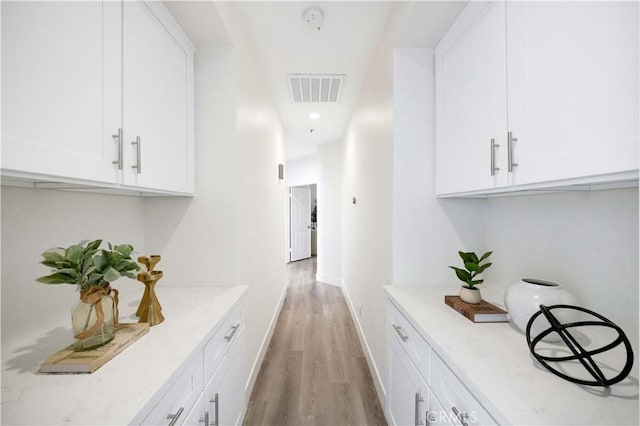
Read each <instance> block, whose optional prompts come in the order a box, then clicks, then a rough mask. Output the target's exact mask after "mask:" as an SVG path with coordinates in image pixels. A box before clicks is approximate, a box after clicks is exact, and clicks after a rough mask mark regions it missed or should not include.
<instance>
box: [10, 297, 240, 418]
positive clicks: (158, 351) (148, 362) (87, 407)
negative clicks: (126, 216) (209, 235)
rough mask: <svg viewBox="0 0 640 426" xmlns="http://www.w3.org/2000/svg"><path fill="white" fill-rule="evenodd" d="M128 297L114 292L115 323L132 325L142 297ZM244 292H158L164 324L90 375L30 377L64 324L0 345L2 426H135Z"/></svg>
mask: <svg viewBox="0 0 640 426" xmlns="http://www.w3.org/2000/svg"><path fill="white" fill-rule="evenodd" d="M131 288H132V289H133V286H132V287H131ZM135 290H136V291H127V292H126V293H124V292H122V291H121V295H120V304H119V306H120V322H137V317H135V316H133V313H134V312H135V310H136V308H137V305H138V302H139V300H140V297H141V296H142V291H141V288H136V289H135ZM246 290H247V287H246V286H237V287H187V286H185V287H182V286H181V287H162V286H158V287H157V288H156V294H157V295H158V300H159V301H160V304H161V305H162V313H163V314H164V316H165V318H166V319H165V321H164V322H163V323H161V324H158V325H157V326H154V327H151V329H150V330H149V333H147V334H146V335H144V336H142V338H141V339H140V340H138V341H137V342H135V343H134V344H133V345H131V346H129V347H128V348H126V349H125V350H124V351H123V352H122V353H121V354H119V355H118V356H116V357H115V358H113V359H112V360H111V361H109V362H108V363H107V364H105V365H104V366H102V367H101V368H100V369H98V370H97V371H95V372H94V373H92V374H82V375H48V374H37V373H36V372H37V370H38V368H39V366H40V362H42V361H43V360H44V359H45V358H47V357H48V356H49V355H51V354H52V353H54V352H56V351H57V350H59V349H62V348H63V347H65V346H66V345H68V344H70V343H72V341H73V337H72V336H71V328H70V324H61V325H58V326H57V327H56V326H54V327H52V328H50V329H43V330H41V331H40V332H34V333H33V335H30V336H28V340H24V339H23V341H22V342H12V343H10V344H6V343H5V344H3V347H2V424H6V425H9V424H11V425H13V424H25V425H26V424H29V425H63V424H75V425H107V424H108V425H124V424H129V423H130V422H132V421H134V420H142V419H141V418H140V417H141V413H145V412H148V411H150V410H151V408H153V406H154V405H155V403H156V402H157V400H158V399H159V397H160V396H161V395H162V393H163V391H164V390H165V389H166V388H167V387H168V386H169V384H170V383H172V382H173V381H174V380H175V378H176V377H175V372H176V370H177V369H178V368H179V367H180V366H181V365H182V364H183V363H184V362H185V361H186V360H187V359H188V357H189V356H190V355H191V354H192V353H193V352H194V350H195V349H197V348H198V347H200V346H201V345H203V344H204V343H206V341H207V339H209V337H210V336H211V335H213V332H214V331H215V330H216V328H217V326H218V324H220V323H221V321H222V319H223V318H224V317H225V315H226V314H227V313H228V312H229V310H230V309H231V308H232V307H233V306H234V305H235V304H236V303H237V302H238V301H239V300H240V298H241V297H242V295H243V294H244V293H245V291H246ZM123 293H124V294H123Z"/></svg>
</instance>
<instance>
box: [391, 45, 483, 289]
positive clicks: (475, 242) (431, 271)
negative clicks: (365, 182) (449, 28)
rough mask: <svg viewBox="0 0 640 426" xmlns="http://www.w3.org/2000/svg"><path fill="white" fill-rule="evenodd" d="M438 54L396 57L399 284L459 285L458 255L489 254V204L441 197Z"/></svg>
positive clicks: (412, 52) (399, 51)
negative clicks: (437, 149) (437, 144)
mask: <svg viewBox="0 0 640 426" xmlns="http://www.w3.org/2000/svg"><path fill="white" fill-rule="evenodd" d="M434 71H435V70H434V57H433V49H424V48H396V49H395V50H394V56H393V284H394V285H398V286H442V285H446V284H450V283H457V278H456V277H455V275H454V273H453V271H452V270H451V269H449V268H447V265H457V264H458V263H459V261H460V260H459V257H458V250H464V251H476V252H481V251H483V250H484V248H485V247H484V245H485V244H484V234H485V232H484V214H485V211H484V210H485V202H484V200H442V199H437V198H436V195H435V103H434V99H435V93H434V91H435V74H434Z"/></svg>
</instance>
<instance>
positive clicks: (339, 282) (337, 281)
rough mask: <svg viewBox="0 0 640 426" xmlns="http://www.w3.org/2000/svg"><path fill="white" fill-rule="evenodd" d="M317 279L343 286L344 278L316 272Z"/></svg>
mask: <svg viewBox="0 0 640 426" xmlns="http://www.w3.org/2000/svg"><path fill="white" fill-rule="evenodd" d="M316 281H320V282H321V283H325V284H330V285H333V286H336V287H342V278H338V277H333V276H331V275H325V274H316Z"/></svg>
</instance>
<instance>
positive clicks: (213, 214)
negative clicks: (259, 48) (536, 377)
mask: <svg viewBox="0 0 640 426" xmlns="http://www.w3.org/2000/svg"><path fill="white" fill-rule="evenodd" d="M235 61H236V54H235V51H234V49H233V48H219V49H206V50H202V49H201V50H199V51H198V53H197V54H196V57H195V99H194V106H195V108H194V112H195V117H194V122H195V123H194V125H195V129H194V136H195V185H196V186H195V196H194V197H193V198H177V197H171V198H149V199H147V200H146V212H145V231H146V232H145V235H146V246H147V250H149V252H150V253H154V254H160V255H162V261H161V262H160V263H159V264H158V269H160V270H162V271H163V272H164V276H163V281H162V284H163V285H235V284H236V283H237V275H238V271H237V269H238V265H237V262H236V259H237V258H236V198H235V197H236V186H237V184H236V175H237V171H236V159H237V153H236V151H237V144H236V141H235V135H236V124H235V122H236V108H235V95H236V91H235V85H234V82H235V79H236V62H235ZM187 265H188V266H187Z"/></svg>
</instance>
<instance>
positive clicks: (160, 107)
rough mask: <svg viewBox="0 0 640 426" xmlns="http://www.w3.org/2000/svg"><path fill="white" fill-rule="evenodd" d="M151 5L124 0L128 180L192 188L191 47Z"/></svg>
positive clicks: (166, 187) (134, 183)
mask: <svg viewBox="0 0 640 426" xmlns="http://www.w3.org/2000/svg"><path fill="white" fill-rule="evenodd" d="M149 7H150V6H149V5H147V4H145V3H143V2H141V1H127V2H125V3H124V41H123V44H124V74H123V75H124V83H123V84H124V106H123V108H124V135H125V143H124V146H125V167H124V173H125V174H124V183H125V184H126V185H132V186H137V187H143V188H152V189H163V190H169V191H184V192H188V189H187V188H186V186H187V183H188V180H189V175H188V172H189V170H188V168H187V166H188V161H187V159H188V155H189V153H188V143H187V140H188V134H187V131H188V126H187V124H188V116H187V114H188V104H187V94H188V92H187V90H188V88H187V84H188V81H189V79H188V72H189V66H188V64H189V61H188V59H189V57H188V55H189V53H188V52H186V51H185V50H184V49H183V47H182V46H181V45H180V44H179V43H178V42H177V41H176V39H174V37H173V36H172V34H171V33H169V31H168V30H167V29H166V28H165V27H164V26H163V25H162V23H161V22H160V21H159V20H158V18H157V17H156V16H155V15H154V12H153V11H152V10H151V9H150V8H149ZM138 143H139V145H138Z"/></svg>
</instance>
